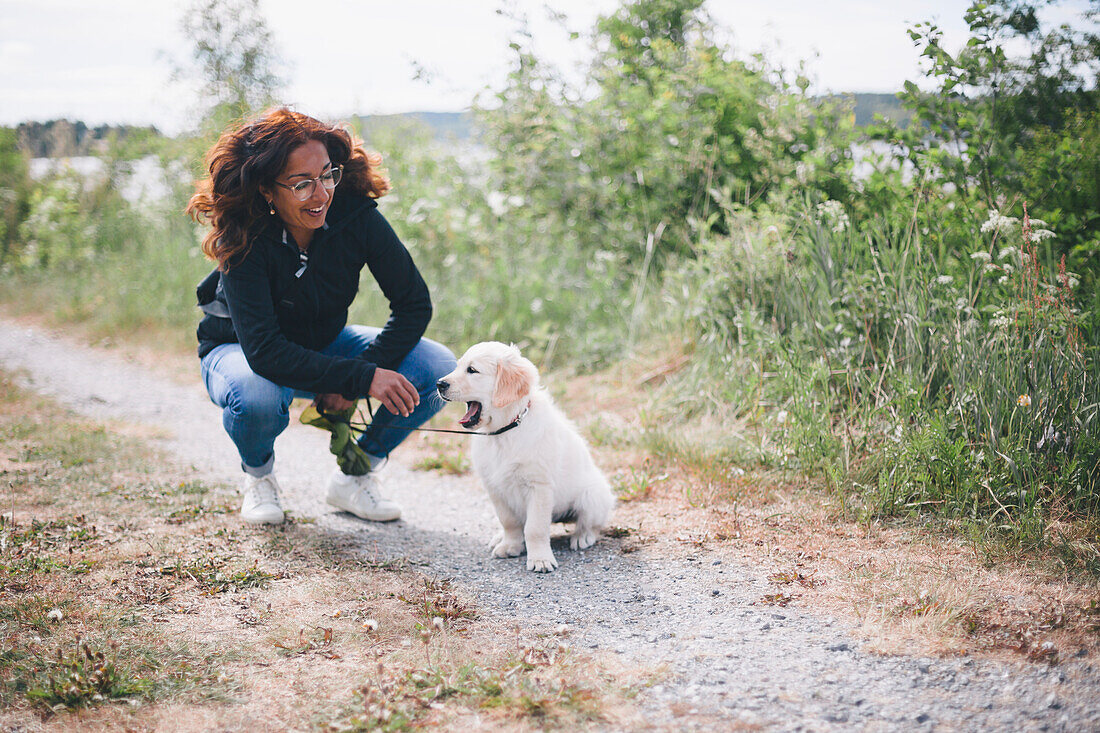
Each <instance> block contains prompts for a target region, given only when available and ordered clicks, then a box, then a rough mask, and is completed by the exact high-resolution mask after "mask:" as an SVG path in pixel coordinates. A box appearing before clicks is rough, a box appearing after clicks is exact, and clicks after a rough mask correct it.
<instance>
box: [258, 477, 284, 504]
mask: <svg viewBox="0 0 1100 733" xmlns="http://www.w3.org/2000/svg"><path fill="white" fill-rule="evenodd" d="M252 496H253V497H255V499H256V503H257V504H278V503H279V492H278V491H276V489H275V484H274V483H273V482H272V481H271V479H270V478H268V477H267V476H264V477H263V478H261V479H260V480H259V481H257V482H256V483H254V484H252Z"/></svg>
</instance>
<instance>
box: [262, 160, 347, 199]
mask: <svg viewBox="0 0 1100 733" xmlns="http://www.w3.org/2000/svg"><path fill="white" fill-rule="evenodd" d="M343 173H344V166H342V165H338V166H335V167H334V168H329V169H328V170H327V171H325V172H324V173H322V174H321V175H319V176H317V177H316V178H306V179H305V180H302V181H298V182H297V183H295V184H294V185H293V186H290V185H287V184H285V183H279V181H275V184H276V185H278V186H282V187H283V188H285V189H287V190H289V191H290V192H291V193H292V194H294V198H296V199H298V200H299V201H305V200H306V199H308V198H309V197H310V196H312V195H313V192H314V191H315V190H316V186H317V184H318V183H320V184H321V185H322V186H324V187H325V190H327V191H331V190H332V189H334V188H336V184H337V183H339V182H340V176H342V175H343Z"/></svg>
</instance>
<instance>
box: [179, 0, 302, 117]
mask: <svg viewBox="0 0 1100 733" xmlns="http://www.w3.org/2000/svg"><path fill="white" fill-rule="evenodd" d="M182 25H183V30H184V33H185V34H186V35H187V37H188V38H190V39H191V41H192V42H193V43H194V49H193V51H192V57H193V60H194V63H195V65H196V66H197V67H198V72H199V74H200V76H201V79H202V81H203V86H202V90H201V91H202V98H203V101H204V103H205V104H206V107H207V109H206V110H205V115H204V119H205V122H206V126H207V127H209V128H211V129H212V130H218V131H220V130H222V129H223V128H224V127H226V126H227V125H228V124H230V123H231V122H233V121H235V120H240V119H243V118H245V117H247V116H248V115H249V114H251V113H253V112H255V111H257V110H259V109H262V108H263V107H265V106H268V105H270V104H271V103H272V101H273V99H274V97H275V96H276V94H277V93H278V91H279V90H280V89H281V88H282V86H283V83H284V82H283V79H282V77H281V75H280V73H279V71H278V68H279V64H280V61H279V55H278V52H277V50H276V48H275V44H274V39H273V36H272V33H271V31H270V29H269V28H268V27H267V21H266V20H264V17H263V14H262V13H261V11H260V6H259V0H195V1H194V2H193V3H192V4H191V5H190V7H189V8H188V10H187V12H186V14H185V15H184V17H183V22H182ZM179 73H180V72H179V71H177V74H179Z"/></svg>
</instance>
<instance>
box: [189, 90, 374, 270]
mask: <svg viewBox="0 0 1100 733" xmlns="http://www.w3.org/2000/svg"><path fill="white" fill-rule="evenodd" d="M310 140H319V141H320V142H322V143H323V144H324V146H325V148H326V149H327V150H328V155H329V159H330V160H331V161H332V164H333V165H334V166H335V165H342V166H344V174H343V178H342V179H341V180H340V185H339V186H338V187H337V190H336V194H335V195H339V196H347V195H349V194H361V195H364V196H370V197H371V198H378V197H379V196H382V195H384V194H385V193H386V192H387V191H389V189H390V184H389V181H388V180H387V179H386V176H385V174H384V172H383V171H382V169H381V167H380V166H381V165H382V156H381V155H379V154H378V153H373V152H367V151H366V150H364V149H363V143H362V141H360V140H358V139H356V138H353V137H352V136H351V135H350V134H349V133H348V132H347V130H344V129H343V128H340V127H335V126H331V125H327V124H325V123H323V122H321V121H320V120H316V119H314V118H312V117H310V116H308V115H304V114H302V113H301V112H294V111H293V110H290V109H287V108H286V107H277V108H273V109H270V110H268V111H266V112H264V113H263V114H262V115H260V116H259V117H258V118H256V119H255V120H253V121H251V122H248V123H245V124H242V125H241V126H239V127H237V128H236V129H231V130H227V131H226V132H224V133H222V135H221V137H219V138H218V142H217V143H215V144H214V147H212V148H211V149H210V152H208V153H207V154H206V164H207V168H208V170H209V171H210V176H209V177H208V178H204V179H203V180H201V181H199V182H198V183H197V184H196V185H195V195H194V196H192V197H191V201H190V202H189V203H188V204H187V213H188V214H190V215H191V217H192V218H193V219H194V220H195V221H197V222H199V223H209V224H210V227H211V228H210V231H209V232H208V233H207V235H206V237H204V238H203V240H202V251H203V253H204V254H205V255H206V256H207V257H209V258H210V259H212V260H215V261H217V263H218V269H220V270H228V269H229V268H230V267H232V266H233V264H235V263H236V262H238V261H239V259H240V258H242V257H244V255H246V254H247V253H248V250H249V248H250V247H251V246H252V239H253V237H254V236H255V233H256V229H257V224H258V223H260V222H261V221H262V220H264V219H265V215H266V214H267V213H268V203H267V201H266V200H265V199H264V197H263V196H262V195H261V193H260V187H261V186H263V187H270V186H272V184H273V183H274V181H275V178H276V177H277V176H278V175H279V174H280V173H282V171H283V168H285V167H286V162H287V158H288V157H289V156H290V153H291V152H292V151H293V150H294V149H295V148H297V147H299V146H300V145H303V144H305V143H307V142H309V141H310Z"/></svg>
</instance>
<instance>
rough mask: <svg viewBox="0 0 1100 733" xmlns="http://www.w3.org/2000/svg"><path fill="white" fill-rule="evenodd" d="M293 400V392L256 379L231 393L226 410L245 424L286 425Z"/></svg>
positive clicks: (241, 385) (247, 381)
mask: <svg viewBox="0 0 1100 733" xmlns="http://www.w3.org/2000/svg"><path fill="white" fill-rule="evenodd" d="M292 399H293V391H292V390H289V389H284V388H282V387H279V386H277V385H275V384H272V383H271V382H269V381H267V380H266V379H262V378H259V377H255V378H252V379H248V380H246V381H245V382H244V383H242V384H240V385H237V389H234V390H232V391H231V392H230V394H229V399H228V400H227V403H226V409H227V410H229V412H230V413H232V415H233V416H234V418H235V419H237V420H240V421H243V422H247V423H251V424H263V423H271V424H275V425H277V424H279V423H280V422H282V423H284V424H285V422H286V421H288V420H289V416H290V403H291V400H292Z"/></svg>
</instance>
